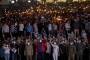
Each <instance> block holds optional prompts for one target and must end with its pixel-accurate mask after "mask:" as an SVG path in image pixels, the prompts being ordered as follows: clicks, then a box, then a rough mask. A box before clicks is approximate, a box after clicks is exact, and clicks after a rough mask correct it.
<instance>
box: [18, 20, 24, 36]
mask: <svg viewBox="0 0 90 60" xmlns="http://www.w3.org/2000/svg"><path fill="white" fill-rule="evenodd" d="M23 33H24V24H23V23H22V22H21V23H20V24H19V34H20V35H19V36H23Z"/></svg>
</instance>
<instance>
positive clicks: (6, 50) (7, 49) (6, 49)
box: [4, 46, 10, 54]
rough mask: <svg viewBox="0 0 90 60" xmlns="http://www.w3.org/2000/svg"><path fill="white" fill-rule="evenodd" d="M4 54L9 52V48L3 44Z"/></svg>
mask: <svg viewBox="0 0 90 60" xmlns="http://www.w3.org/2000/svg"><path fill="white" fill-rule="evenodd" d="M4 49H5V54H10V48H9V47H8V46H4Z"/></svg>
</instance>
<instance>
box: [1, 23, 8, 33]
mask: <svg viewBox="0 0 90 60" xmlns="http://www.w3.org/2000/svg"><path fill="white" fill-rule="evenodd" d="M2 32H3V33H9V26H8V25H4V26H3V27H2Z"/></svg>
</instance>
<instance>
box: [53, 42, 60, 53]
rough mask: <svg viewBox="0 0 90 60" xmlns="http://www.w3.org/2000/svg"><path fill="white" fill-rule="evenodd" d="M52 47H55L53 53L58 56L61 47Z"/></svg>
mask: <svg viewBox="0 0 90 60" xmlns="http://www.w3.org/2000/svg"><path fill="white" fill-rule="evenodd" d="M52 47H53V53H56V54H58V53H59V46H58V45H54V44H52Z"/></svg>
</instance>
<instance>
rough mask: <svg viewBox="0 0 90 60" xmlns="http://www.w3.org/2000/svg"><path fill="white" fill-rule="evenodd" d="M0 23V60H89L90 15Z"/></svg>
mask: <svg viewBox="0 0 90 60" xmlns="http://www.w3.org/2000/svg"><path fill="white" fill-rule="evenodd" d="M68 15H69V17H66V18H63V15H60V16H55V17H56V18H55V17H54V15H44V14H42V15H40V16H33V17H29V16H25V17H24V18H23V19H21V18H20V17H18V16H17V17H13V18H8V17H5V18H1V19H0V60H90V44H89V43H90V14H88V13H87V12H84V13H78V14H77V13H76V15H74V14H68Z"/></svg>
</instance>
